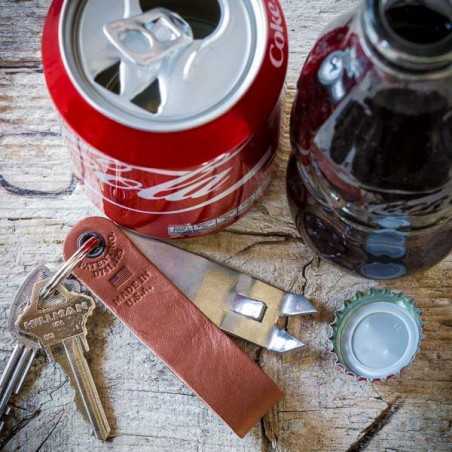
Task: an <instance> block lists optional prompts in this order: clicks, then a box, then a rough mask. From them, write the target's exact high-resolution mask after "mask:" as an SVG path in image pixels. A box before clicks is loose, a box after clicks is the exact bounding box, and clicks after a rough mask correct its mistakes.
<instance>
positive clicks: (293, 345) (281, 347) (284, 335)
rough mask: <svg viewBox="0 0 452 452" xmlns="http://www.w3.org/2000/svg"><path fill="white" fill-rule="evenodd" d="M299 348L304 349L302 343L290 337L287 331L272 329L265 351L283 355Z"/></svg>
mask: <svg viewBox="0 0 452 452" xmlns="http://www.w3.org/2000/svg"><path fill="white" fill-rule="evenodd" d="M301 347H304V344H303V342H301V341H299V340H298V339H296V338H295V337H293V336H292V335H290V334H289V333H288V332H287V331H285V330H283V329H281V328H278V327H274V328H273V330H272V333H271V336H270V342H269V344H268V347H267V349H268V350H270V351H272V352H278V353H285V352H289V351H291V350H296V349H298V348H301Z"/></svg>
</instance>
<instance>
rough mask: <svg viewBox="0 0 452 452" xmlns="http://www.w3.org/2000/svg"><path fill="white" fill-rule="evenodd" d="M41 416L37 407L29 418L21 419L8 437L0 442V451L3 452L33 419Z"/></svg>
mask: <svg viewBox="0 0 452 452" xmlns="http://www.w3.org/2000/svg"><path fill="white" fill-rule="evenodd" d="M40 414H41V407H39V408H38V409H37V410H36V411H33V412H32V413H31V414H30V415H29V416H25V417H24V418H22V419H21V420H20V421H19V423H18V424H17V425H16V426H14V427H13V428H12V429H11V431H10V433H9V435H8V436H7V437H6V438H5V439H4V440H3V441H2V442H0V450H3V449H4V448H5V447H6V446H7V445H8V443H9V442H10V441H11V440H12V439H13V438H14V437H15V436H16V435H17V434H18V433H20V431H21V430H23V429H24V428H25V427H26V426H27V425H28V424H29V423H30V422H31V421H32V420H33V419H35V418H37V417H38V416H39V415H40Z"/></svg>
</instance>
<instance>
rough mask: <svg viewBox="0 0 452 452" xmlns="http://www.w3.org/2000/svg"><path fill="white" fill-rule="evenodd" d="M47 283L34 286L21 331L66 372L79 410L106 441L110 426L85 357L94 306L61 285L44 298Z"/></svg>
mask: <svg viewBox="0 0 452 452" xmlns="http://www.w3.org/2000/svg"><path fill="white" fill-rule="evenodd" d="M47 282H48V280H44V281H40V282H38V283H36V284H35V285H34V287H33V293H32V296H31V302H30V305H29V306H28V307H27V308H26V309H25V310H24V312H23V314H22V315H21V316H20V317H19V320H18V323H17V325H18V328H19V329H20V330H21V331H22V332H24V333H26V334H29V335H31V336H34V337H36V338H37V339H38V340H39V342H40V344H41V346H42V347H43V349H44V350H45V351H46V352H47V355H48V357H49V359H52V360H54V361H56V362H57V363H58V364H59V365H60V366H61V367H62V369H63V370H64V372H66V374H67V375H68V376H69V379H70V382H71V384H72V386H73V388H74V390H75V393H76V397H75V402H76V404H77V408H78V409H79V411H80V412H81V413H82V414H83V416H84V417H85V419H86V420H88V421H89V422H90V423H91V425H92V426H93V429H94V433H95V434H96V436H97V437H98V438H99V439H101V440H105V439H107V437H108V435H109V433H110V426H109V424H108V421H107V418H106V415H105V411H104V409H103V406H102V403H101V401H100V398H99V394H98V392H97V389H96V386H95V384H94V381H93V378H92V375H91V371H90V369H89V367H88V363H87V362H86V359H85V355H84V352H85V351H88V350H89V347H88V343H87V341H86V335H87V330H86V321H87V319H88V317H89V316H90V315H91V314H92V312H93V310H94V307H95V302H94V300H93V299H92V298H91V297H89V296H87V295H84V294H80V293H77V292H72V291H69V290H67V289H66V288H65V287H64V286H63V285H62V284H60V285H58V286H57V288H56V291H55V292H53V293H51V294H50V295H47V296H46V297H45V298H44V297H43V296H42V289H43V288H44V287H45V286H46V283H47Z"/></svg>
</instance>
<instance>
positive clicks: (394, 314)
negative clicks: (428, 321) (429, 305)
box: [330, 289, 423, 382]
mask: <svg viewBox="0 0 452 452" xmlns="http://www.w3.org/2000/svg"><path fill="white" fill-rule="evenodd" d="M335 314H336V317H335V320H334V322H333V323H332V324H331V325H330V327H331V334H330V341H331V352H332V353H333V354H334V355H335V356H336V364H338V365H339V366H341V367H342V368H343V369H345V371H346V372H347V373H348V374H350V375H352V376H353V377H354V378H355V379H357V380H367V381H369V382H371V381H375V380H381V381H385V380H386V379H387V378H388V377H390V376H395V375H399V374H400V371H401V370H402V368H404V367H406V366H408V365H410V364H411V362H412V360H413V358H414V356H415V355H416V353H418V352H419V344H420V341H421V340H422V338H423V334H422V325H423V322H422V320H421V318H420V310H419V309H417V308H416V306H415V305H414V301H413V300H412V299H409V298H407V297H406V296H405V295H404V294H403V293H395V292H391V291H390V290H388V289H385V290H376V289H371V290H370V291H369V292H368V293H365V294H364V293H361V292H358V293H357V294H356V295H355V296H354V297H353V298H351V299H349V300H346V301H345V302H344V305H343V306H342V307H341V308H340V309H339V310H337V311H336V313H335Z"/></svg>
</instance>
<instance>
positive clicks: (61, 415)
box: [36, 408, 64, 452]
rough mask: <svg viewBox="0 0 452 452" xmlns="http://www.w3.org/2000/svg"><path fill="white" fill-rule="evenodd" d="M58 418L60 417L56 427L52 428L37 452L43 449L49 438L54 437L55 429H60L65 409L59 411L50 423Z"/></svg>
mask: <svg viewBox="0 0 452 452" xmlns="http://www.w3.org/2000/svg"><path fill="white" fill-rule="evenodd" d="M58 416H60V417H59V418H58V419H57V421H56V422H55V425H54V426H53V427H52V429H51V430H50V432H49V433H48V435H47V436H46V437H45V438H44V440H43V441H42V442H41V444H40V445H39V446H38V448H37V449H36V452H39V451H40V450H41V449H42V446H44V444H45V443H46V442H47V441H48V440H49V438H50V437H51V436H52V433H53V432H54V431H55V429H56V428H57V427H58V424H59V423H60V422H61V419H63V416H64V408H63V409H62V410H61V411H58V413H57V414H56V415H55V416H54V418H53V419H52V420H51V421H50V422H53V421H54V420H55V419H56V418H57V417H58Z"/></svg>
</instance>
